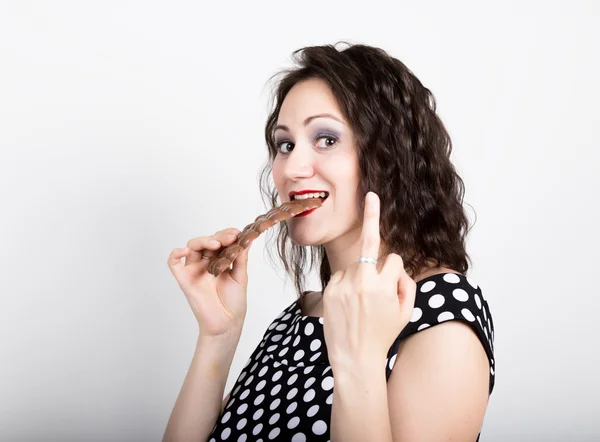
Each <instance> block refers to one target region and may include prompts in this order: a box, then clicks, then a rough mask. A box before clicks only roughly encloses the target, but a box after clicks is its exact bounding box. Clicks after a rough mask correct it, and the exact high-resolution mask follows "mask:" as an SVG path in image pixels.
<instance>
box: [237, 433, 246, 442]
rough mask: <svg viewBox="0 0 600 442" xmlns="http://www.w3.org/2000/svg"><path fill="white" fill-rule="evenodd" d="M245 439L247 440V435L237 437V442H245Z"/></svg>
mask: <svg viewBox="0 0 600 442" xmlns="http://www.w3.org/2000/svg"><path fill="white" fill-rule="evenodd" d="M247 439H248V435H247V434H246V433H244V434H242V435H241V436H240V437H238V440H237V442H246V440H247Z"/></svg>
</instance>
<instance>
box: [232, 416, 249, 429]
mask: <svg viewBox="0 0 600 442" xmlns="http://www.w3.org/2000/svg"><path fill="white" fill-rule="evenodd" d="M246 422H248V421H247V420H246V418H245V417H244V418H242V419H240V421H239V422H238V424H237V425H236V426H235V427H236V428H237V429H238V430H241V429H242V428H244V427H245V426H246Z"/></svg>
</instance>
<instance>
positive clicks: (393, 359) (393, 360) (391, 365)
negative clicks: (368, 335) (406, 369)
mask: <svg viewBox="0 0 600 442" xmlns="http://www.w3.org/2000/svg"><path fill="white" fill-rule="evenodd" d="M396 356H398V355H397V354H395V355H394V356H392V357H391V358H390V370H391V369H392V368H394V364H395V363H396Z"/></svg>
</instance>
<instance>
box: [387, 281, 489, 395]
mask: <svg viewBox="0 0 600 442" xmlns="http://www.w3.org/2000/svg"><path fill="white" fill-rule="evenodd" d="M445 321H462V322H464V323H465V324H467V325H469V326H470V327H471V329H472V330H473V331H474V332H475V333H476V334H477V336H478V337H479V340H480V341H481V345H483V348H484V349H485V352H486V354H487V357H488V361H489V363H490V385H489V394H491V393H492V390H493V388H494V381H495V361H494V321H493V319H492V316H491V314H490V309H489V305H488V303H487V301H486V300H485V299H484V297H483V294H482V292H481V288H480V287H479V286H478V285H477V284H476V283H475V282H474V281H473V280H472V279H471V278H469V277H467V276H465V275H462V274H457V273H440V274H437V275H433V276H430V277H428V278H425V279H423V280H421V281H419V282H417V293H416V295H415V307H414V310H413V316H412V318H411V319H410V321H409V323H408V324H407V325H406V327H404V329H403V330H402V332H401V333H400V335H398V337H397V338H396V340H395V341H394V343H393V344H392V346H391V347H390V349H389V351H388V354H387V360H386V365H385V370H386V379H389V377H390V374H391V373H392V368H393V367H394V362H395V361H396V355H397V354H398V347H399V345H400V342H402V340H403V339H405V338H406V337H407V336H410V335H412V334H414V333H417V332H419V331H421V330H425V329H427V328H429V327H435V326H436V325H438V324H441V323H442V322H445Z"/></svg>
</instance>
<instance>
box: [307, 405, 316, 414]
mask: <svg viewBox="0 0 600 442" xmlns="http://www.w3.org/2000/svg"><path fill="white" fill-rule="evenodd" d="M317 411H319V406H318V405H313V406H312V407H310V408H309V409H308V411H307V412H306V415H307V416H308V417H313V416H314V415H315V414H317Z"/></svg>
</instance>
